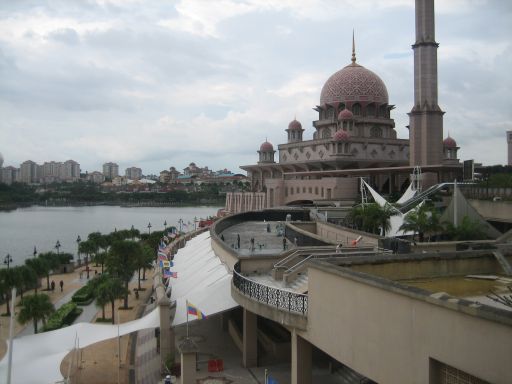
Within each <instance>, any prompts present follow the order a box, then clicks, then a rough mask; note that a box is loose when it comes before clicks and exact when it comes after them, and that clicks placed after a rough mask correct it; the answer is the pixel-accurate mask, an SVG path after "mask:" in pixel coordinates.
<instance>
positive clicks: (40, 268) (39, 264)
mask: <svg viewBox="0 0 512 384" xmlns="http://www.w3.org/2000/svg"><path fill="white" fill-rule="evenodd" d="M25 265H26V266H28V267H29V268H32V270H33V271H34V272H35V274H36V284H35V294H36V295H37V287H38V286H39V281H40V279H41V278H42V277H44V276H46V274H47V272H48V269H49V267H48V263H47V262H46V260H45V259H42V258H39V257H36V258H33V259H27V260H25Z"/></svg>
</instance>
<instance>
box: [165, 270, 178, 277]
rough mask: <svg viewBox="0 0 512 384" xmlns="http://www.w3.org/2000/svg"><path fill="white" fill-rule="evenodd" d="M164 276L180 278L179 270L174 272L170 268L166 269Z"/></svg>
mask: <svg viewBox="0 0 512 384" xmlns="http://www.w3.org/2000/svg"><path fill="white" fill-rule="evenodd" d="M164 277H165V278H169V277H173V278H175V279H177V278H178V272H172V271H170V270H168V269H164Z"/></svg>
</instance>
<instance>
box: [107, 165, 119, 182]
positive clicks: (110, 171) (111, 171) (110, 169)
mask: <svg viewBox="0 0 512 384" xmlns="http://www.w3.org/2000/svg"><path fill="white" fill-rule="evenodd" d="M103 176H105V178H107V179H110V180H113V179H114V178H115V177H117V176H119V165H117V164H116V163H105V164H103Z"/></svg>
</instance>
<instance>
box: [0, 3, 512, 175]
mask: <svg viewBox="0 0 512 384" xmlns="http://www.w3.org/2000/svg"><path fill="white" fill-rule="evenodd" d="M413 7H414V2H413V1H412V0H391V1H385V2H383V1H376V0H366V1H358V2H354V1H352V0H347V1H334V0H332V1H331V0H307V1H303V2H293V1H287V0H284V1H283V0H279V1H277V0H269V1H264V2H263V1H257V0H246V1H243V2H242V1H235V0H223V1H222V5H221V6H220V5H219V4H209V3H207V4H205V3H204V2H201V1H199V0H187V1H177V2H176V3H173V4H163V3H161V2H151V1H150V2H144V7H142V6H141V1H138V0H131V1H119V0H102V1H99V0H98V1H91V2H87V3H80V2H67V1H60V2H57V3H48V4H45V3H44V2H43V3H41V4H37V5H36V4H29V3H25V2H8V3H5V4H3V5H2V10H1V11H0V79H1V82H0V84H1V86H0V116H2V119H1V120H0V152H2V154H3V156H4V159H5V161H4V167H7V166H11V165H12V166H19V164H21V163H22V162H24V161H26V160H29V159H30V160H32V161H34V162H36V163H38V164H42V163H44V162H46V161H49V160H54V161H60V162H65V161H66V160H68V159H79V160H77V161H78V162H80V164H81V169H82V171H83V172H84V171H86V170H87V171H89V172H92V171H97V170H99V171H101V169H102V164H104V163H106V162H109V161H114V162H116V163H117V164H119V166H120V173H121V174H124V170H125V169H126V168H128V167H132V166H135V167H140V168H142V170H143V173H144V174H155V175H157V174H158V173H159V172H160V171H162V170H164V169H169V167H171V166H174V167H176V168H177V169H180V170H181V169H184V168H185V167H186V166H187V164H188V163H189V162H190V161H194V162H196V163H197V164H201V165H208V166H209V167H210V168H212V169H221V168H228V169H231V170H232V171H233V172H235V173H240V172H242V171H241V170H240V169H239V166H240V165H247V164H255V163H256V162H257V161H258V154H257V150H258V148H259V146H260V145H261V143H263V142H264V141H265V140H266V139H268V141H269V142H271V143H272V144H273V145H274V147H275V148H276V149H277V145H278V144H281V143H285V142H286V132H285V129H286V128H287V126H288V123H289V122H290V121H291V120H293V118H294V117H296V118H297V120H299V121H300V122H301V123H302V126H303V127H304V129H305V132H304V139H305V140H308V139H311V138H312V135H313V131H314V129H313V128H312V124H311V122H312V121H313V120H314V119H315V118H316V117H315V111H313V109H312V108H314V107H315V105H317V104H318V103H319V98H320V90H321V86H322V85H323V84H324V83H325V81H326V80H327V78H328V77H329V76H330V75H331V74H332V73H333V72H335V71H337V70H338V69H340V68H342V67H344V66H345V65H347V64H349V63H350V54H351V37H352V29H355V36H356V50H357V57H358V62H360V63H361V65H364V66H365V67H366V68H368V69H370V70H372V71H374V72H376V73H378V74H379V76H380V77H381V78H382V79H383V81H384V82H385V84H386V86H387V87H388V91H389V98H390V100H391V101H392V102H394V103H395V104H396V108H395V109H394V110H393V111H392V117H393V118H394V120H395V122H396V129H397V132H398V136H399V137H400V138H404V139H406V138H408V131H407V128H406V127H405V126H406V125H407V124H408V116H407V113H408V112H409V111H410V110H411V108H412V105H413V95H412V81H413V64H412V57H413V52H412V49H411V44H413V43H414V41H413V40H414V23H413V21H414V17H413V14H414V10H413ZM436 14H437V17H436V23H437V31H436V40H437V41H438V42H439V43H440V47H439V51H438V58H439V105H440V106H441V108H442V109H443V110H444V111H446V115H445V116H444V137H446V136H448V135H450V136H451V137H453V138H454V139H455V140H456V141H457V144H458V145H459V146H460V148H461V149H460V151H459V158H460V159H461V160H465V159H475V161H477V162H482V163H484V165H493V164H507V160H508V159H507V141H506V139H504V133H505V132H506V131H509V130H511V129H512V110H510V108H509V106H508V99H509V93H510V89H512V76H510V75H509V69H508V68H509V67H510V65H511V64H512V47H511V35H510V26H509V21H510V19H511V16H512V3H509V2H503V1H499V0H487V1H485V0H482V1H477V0H452V1H450V2H438V3H437V4H436Z"/></svg>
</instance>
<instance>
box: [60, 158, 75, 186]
mask: <svg viewBox="0 0 512 384" xmlns="http://www.w3.org/2000/svg"><path fill="white" fill-rule="evenodd" d="M60 178H61V180H62V181H78V180H80V164H78V163H77V162H76V161H75V160H67V161H65V162H64V163H63V164H62V168H61V174H60Z"/></svg>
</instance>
